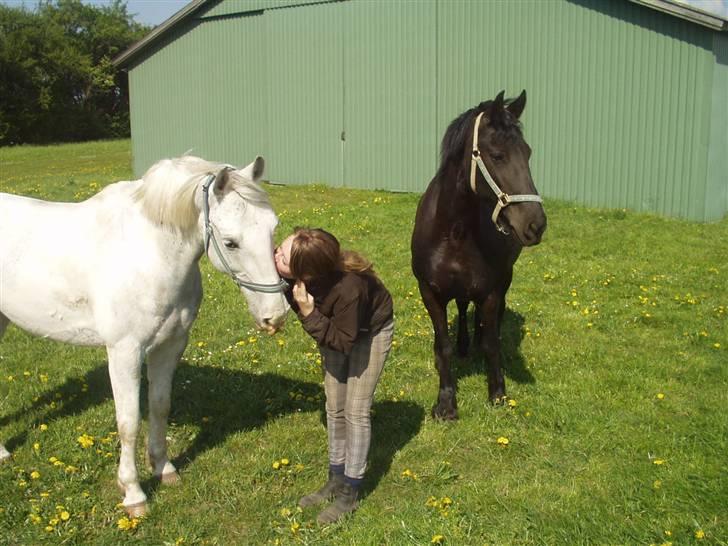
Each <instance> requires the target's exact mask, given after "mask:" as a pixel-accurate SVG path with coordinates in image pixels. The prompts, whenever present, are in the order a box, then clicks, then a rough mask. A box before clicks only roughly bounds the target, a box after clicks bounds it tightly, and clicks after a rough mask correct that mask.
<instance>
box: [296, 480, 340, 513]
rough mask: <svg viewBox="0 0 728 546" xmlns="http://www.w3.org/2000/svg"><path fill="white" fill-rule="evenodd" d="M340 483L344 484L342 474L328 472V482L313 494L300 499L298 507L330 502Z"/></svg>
mask: <svg viewBox="0 0 728 546" xmlns="http://www.w3.org/2000/svg"><path fill="white" fill-rule="evenodd" d="M342 483H344V475H343V474H334V473H333V472H329V481H327V482H326V483H325V484H324V486H323V487H322V488H321V489H319V490H318V491H316V492H315V493H311V494H310V495H306V496H305V497H301V500H300V501H298V506H300V507H301V508H306V507H307V506H316V505H317V504H321V503H322V502H326V501H330V500H331V499H333V498H334V494H335V492H336V487H337V486H338V485H339V484H342Z"/></svg>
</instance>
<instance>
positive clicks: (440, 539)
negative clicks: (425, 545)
mask: <svg viewBox="0 0 728 546" xmlns="http://www.w3.org/2000/svg"><path fill="white" fill-rule="evenodd" d="M443 542H445V537H444V536H442V535H433V537H432V540H431V541H430V544H442V543H443Z"/></svg>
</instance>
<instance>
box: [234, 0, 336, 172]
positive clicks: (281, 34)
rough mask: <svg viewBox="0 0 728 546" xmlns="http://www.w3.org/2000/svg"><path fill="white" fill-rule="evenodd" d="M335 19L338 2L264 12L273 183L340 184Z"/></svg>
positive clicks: (254, 83) (270, 164) (269, 142)
mask: <svg viewBox="0 0 728 546" xmlns="http://www.w3.org/2000/svg"><path fill="white" fill-rule="evenodd" d="M341 16H342V3H340V2H336V3H333V4H322V5H319V6H317V7H316V9H310V6H309V7H307V6H299V7H290V8H281V9H269V10H266V11H265V12H264V17H265V19H266V30H267V32H266V33H265V40H266V41H267V43H268V50H267V51H268V55H269V62H268V71H269V73H268V86H267V87H268V89H269V97H268V120H269V126H268V134H269V141H268V148H269V150H268V152H267V155H268V157H267V158H266V159H268V165H269V167H268V169H267V176H266V178H268V179H270V180H271V181H273V182H283V183H292V184H299V183H302V184H305V183H311V182H319V183H324V184H326V185H329V186H341V185H342V182H343V157H342V156H343V151H342V140H341V139H342V130H343V106H342V101H343V96H342V85H343V76H342V63H343V59H342V34H341V27H342V25H341ZM250 85H256V82H255V81H251V82H250ZM241 100H244V98H242V97H241Z"/></svg>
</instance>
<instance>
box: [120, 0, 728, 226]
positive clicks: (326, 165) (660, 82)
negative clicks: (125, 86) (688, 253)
mask: <svg viewBox="0 0 728 546" xmlns="http://www.w3.org/2000/svg"><path fill="white" fill-rule="evenodd" d="M287 3H288V4H290V2H284V1H283V0H251V1H250V2H247V1H241V0H223V1H221V2H219V3H214V2H213V3H211V8H210V10H209V11H208V12H207V13H204V14H203V16H202V17H195V18H193V19H191V20H189V21H187V22H185V23H184V24H183V25H182V26H180V27H178V28H176V29H175V30H174V31H173V32H172V33H171V34H172V35H171V36H170V37H168V39H167V42H166V43H165V44H164V45H163V46H160V47H155V49H154V51H150V52H149V54H147V56H146V57H144V58H143V60H142V61H141V62H139V63H138V64H136V65H134V66H132V67H131V69H130V87H131V98H132V138H133V152H134V166H135V170H136V172H137V174H141V173H142V172H143V171H144V170H145V169H146V168H147V167H148V166H149V165H151V164H152V163H153V162H154V161H156V160H157V159H160V158H162V157H168V156H171V155H179V154H181V153H183V152H185V151H187V150H189V149H193V151H194V153H196V154H199V155H202V156H204V157H208V158H211V159H218V160H222V161H227V162H230V163H237V164H243V163H247V162H249V161H250V160H252V158H253V157H254V156H255V155H256V154H260V155H263V156H264V157H266V159H267V160H268V168H267V176H268V178H270V179H271V180H273V181H277V182H284V183H308V182H323V183H326V184H330V185H336V186H342V185H343V186H347V187H358V188H385V189H391V190H396V191H414V192H419V191H422V190H424V188H425V187H426V185H427V183H428V182H429V180H430V179H431V177H432V175H433V174H434V172H435V169H436V167H437V163H438V155H439V142H440V139H441V137H442V134H443V132H444V130H445V128H446V126H447V124H448V123H449V122H450V121H451V120H452V119H453V118H454V117H455V116H457V115H458V114H460V113H461V112H462V111H463V110H465V109H467V108H469V107H471V106H473V105H474V104H476V103H478V102H480V101H481V100H485V99H488V98H492V97H494V96H495V94H496V93H498V92H499V91H500V90H501V89H505V90H506V93H507V95H508V96H515V95H517V94H518V93H520V91H521V89H526V90H527V92H528V105H527V107H526V111H525V113H524V115H523V118H522V121H523V122H524V129H525V134H526V138H527V140H528V141H529V143H530V144H531V147H532V148H533V150H534V154H533V158H532V160H531V168H532V171H533V175H534V179H535V180H536V183H537V186H538V188H539V190H540V191H541V193H542V194H544V195H545V196H547V197H553V198H559V199H567V200H572V201H575V202H579V203H583V204H586V205H590V206H599V207H619V208H622V207H626V208H630V209H634V210H640V211H653V212H657V213H660V214H665V215H670V216H679V217H685V218H691V219H695V220H715V219H718V218H721V217H722V216H723V215H724V214H725V213H726V210H728V174H727V173H728V60H727V58H728V52H727V51H728V45H726V34H725V33H722V34H721V33H718V32H716V31H712V30H709V29H706V28H703V27H700V26H698V25H696V24H693V23H690V22H687V21H684V20H681V19H678V18H676V17H672V16H669V15H666V14H663V13H660V12H657V11H654V10H651V9H648V8H645V7H643V6H640V5H636V4H633V3H631V2H628V1H626V0H611V1H604V0H573V1H570V0H519V1H509V2H505V1H490V0H486V1H474V0H473V1H467V2H466V1H458V0H429V1H428V0H424V1H420V2H411V1H410V2H407V1H390V2H378V1H372V0H350V1H344V2H323V3H317V4H310V3H307V2H304V3H301V5H296V6H287V7H280V6H284V5H285V4H287ZM249 10H256V11H249ZM245 12H248V13H247V14H246V13H245Z"/></svg>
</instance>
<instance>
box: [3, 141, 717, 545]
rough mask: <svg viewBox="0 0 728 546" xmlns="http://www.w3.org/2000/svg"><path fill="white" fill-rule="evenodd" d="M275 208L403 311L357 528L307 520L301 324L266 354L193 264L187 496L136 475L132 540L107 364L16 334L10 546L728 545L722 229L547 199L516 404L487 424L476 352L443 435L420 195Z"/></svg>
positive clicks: (311, 462) (512, 315)
mask: <svg viewBox="0 0 728 546" xmlns="http://www.w3.org/2000/svg"><path fill="white" fill-rule="evenodd" d="M0 163H1V164H2V165H3V170H2V171H0V190H3V191H8V190H10V191H12V192H14V193H21V194H28V195H32V196H34V197H40V198H47V199H48V198H50V199H54V200H61V199H64V200H72V201H76V200H79V199H83V198H86V197H88V196H89V195H90V193H91V192H93V191H96V190H97V189H98V188H99V187H101V186H103V185H104V184H106V183H109V182H112V181H115V180H119V179H129V177H130V176H131V169H130V154H129V142H128V141H112V142H103V143H87V144H73V145H65V146H54V147H48V148H36V147H16V148H6V149H0ZM268 190H269V193H270V195H271V199H272V201H273V203H274V206H275V208H276V211H277V212H278V214H279V216H280V219H281V225H280V228H279V232H278V234H277V239H278V240H281V239H282V238H284V237H285V236H286V235H287V234H288V233H290V230H291V229H292V228H293V226H295V225H312V226H321V227H324V228H327V229H330V230H331V231H332V232H334V233H336V234H337V235H338V236H339V237H340V239H341V241H342V244H343V245H344V246H345V247H348V248H353V249H356V250H360V251H362V252H363V253H364V254H365V255H366V256H367V257H369V258H371V259H372V260H373V261H374V263H375V266H376V268H377V271H378V272H379V274H380V275H381V277H382V278H383V279H384V281H385V283H386V284H387V286H388V287H389V289H390V291H391V292H392V295H393V298H394V303H395V313H396V330H395V345H394V347H393V350H392V354H391V356H390V359H389V361H388V362H387V365H386V366H385V369H384V373H383V375H382V380H381V382H380V385H379V387H378V390H377V394H376V400H375V404H374V416H373V425H372V426H373V445H372V450H371V456H370V468H369V471H368V474H367V479H366V482H365V489H366V496H365V498H364V499H363V501H362V503H361V507H360V509H359V510H358V511H357V513H356V514H355V515H354V516H353V517H350V518H346V519H345V520H344V521H343V522H342V523H341V524H337V525H334V526H331V527H327V528H320V527H317V526H316V524H315V518H316V510H315V509H307V510H305V511H299V510H297V509H296V502H297V499H298V498H299V497H300V496H302V495H304V494H306V493H308V492H310V491H313V490H314V489H316V488H317V487H318V486H320V485H321V483H323V481H324V480H325V476H326V431H325V428H324V426H323V421H322V419H323V389H322V385H321V374H320V371H319V369H318V363H317V358H318V355H317V353H316V350H315V347H314V346H313V343H312V341H311V339H310V338H309V337H308V336H306V334H305V333H304V332H303V330H302V329H301V327H300V325H299V324H298V323H297V321H296V320H295V319H294V318H293V317H291V318H290V320H289V323H288V324H287V325H286V328H285V330H284V331H282V332H280V333H279V334H277V335H275V336H267V335H261V334H260V333H259V332H257V331H256V330H255V328H254V325H253V322H252V320H251V318H250V317H249V315H248V313H247V311H246V309H245V304H244V302H243V299H242V297H241V295H240V293H239V291H238V290H237V289H236V288H235V286H234V285H233V283H232V282H231V281H230V280H229V279H228V278H226V277H225V276H224V275H223V274H221V273H219V272H217V271H215V270H214V269H213V268H212V267H211V266H210V264H209V262H208V261H207V259H205V258H203V259H202V261H201V267H202V272H203V283H204V290H205V295H204V300H203V303H202V307H201V309H200V314H199V317H198V319H197V321H196V322H195V325H194V327H193V329H192V332H191V335H190V344H189V346H188V347H187V350H186V352H185V355H184V358H183V362H182V363H181V365H180V366H179V368H178V370H177V374H176V376H175V381H174V388H173V402H172V415H171V417H170V428H169V433H168V437H169V444H170V453H171V456H172V457H174V458H175V459H176V462H177V463H178V464H179V466H180V469H181V476H182V482H181V484H180V485H179V486H178V487H162V486H159V485H158V484H157V483H156V482H155V481H154V480H152V479H151V477H150V475H149V472H148V471H147V470H144V469H143V465H141V467H142V477H143V480H144V481H143V484H142V485H143V487H144V489H145V491H147V492H148V493H149V495H150V501H151V504H150V507H151V513H150V515H149V516H148V517H147V518H145V519H143V520H141V521H139V522H130V521H128V520H126V519H125V518H124V514H123V512H122V511H121V509H120V508H118V507H117V506H116V503H117V502H119V501H120V498H121V497H120V495H119V493H118V491H117V490H116V488H115V486H114V482H115V472H116V463H117V459H118V447H119V446H118V440H117V439H116V437H115V435H114V434H113V431H114V430H115V424H114V412H113V405H112V402H111V389H110V386H109V380H108V374H107V371H106V366H105V358H106V357H105V353H104V351H103V349H96V348H83V347H71V346H68V345H62V344H59V343H54V342H50V341H47V340H43V339H38V338H34V337H32V336H30V335H28V334H25V333H24V332H22V331H20V330H19V329H17V328H15V327H12V326H11V327H10V328H9V329H8V332H7V333H6V336H5V338H4V339H3V340H2V342H0V438H2V439H3V441H5V442H7V445H8V447H9V448H10V449H11V450H12V451H13V455H14V459H13V461H12V462H11V463H9V464H6V465H3V466H0V544H122V543H123V544H140V545H142V544H144V545H146V544H159V545H162V544H169V545H173V544H180V545H189V544H201V545H202V544H208V545H212V544H220V545H230V544H256V545H257V544H270V545H274V544H280V545H289V544H290V545H296V544H320V545H339V544H346V545H356V546H362V545H382V544H387V545H390V544H391V545H410V544H411V545H427V544H433V543H435V544H437V543H442V544H445V545H463V546H471V545H475V546H482V545H484V544H498V545H508V544H518V545H542V544H543V545H561V544H564V545H567V544H568V545H571V544H600V545H601V544H605V545H621V544H642V545H648V544H656V545H662V544H666V543H673V544H675V545H676V546H677V545H678V544H684V545H702V544H710V545H725V544H727V543H728V538H727V537H728V510H727V509H726V507H728V482H727V481H726V480H727V479H728V459H726V453H728V420H726V417H725V416H726V414H728V389H726V384H728V366H726V362H728V358H727V357H726V355H727V354H728V353H727V352H726V351H727V350H728V328H727V326H726V321H727V320H728V219H726V220H723V221H722V222H719V223H714V224H696V223H690V222H685V221H679V220H673V219H666V218H660V217H656V216H651V215H645V214H636V213H633V212H631V211H607V210H595V209H587V208H584V207H576V206H573V205H571V204H569V203H563V202H558V201H551V200H548V201H547V203H546V210H547V213H548V215H549V228H548V230H547V232H546V235H545V239H544V241H543V243H542V244H541V245H539V246H538V247H535V248H531V249H526V250H525V251H524V253H523V254H522V256H521V259H520V260H519V262H518V263H517V265H516V271H515V277H514V283H513V287H512V288H511V291H510V292H509V299H508V309H507V311H506V315H505V324H504V328H503V339H504V342H503V355H504V361H505V369H506V376H507V380H506V386H507V389H508V396H509V402H510V403H509V404H507V405H504V406H497V407H494V406H492V405H490V404H489V403H488V401H487V387H486V382H485V379H486V378H485V375H484V373H485V372H484V370H485V366H484V364H483V361H482V354H481V353H479V352H478V351H475V352H473V353H472V354H471V355H470V356H469V357H467V358H464V359H455V360H454V374H455V375H456V377H457V379H458V388H459V391H458V401H459V411H460V420H459V421H458V422H456V423H439V422H434V421H433V420H432V419H431V418H430V414H429V412H430V408H431V406H432V404H433V403H434V402H435V398H436V392H437V374H436V372H435V370H434V365H433V355H432V341H433V339H432V328H431V325H430V321H429V318H428V316H427V313H426V312H425V310H424V307H423V305H422V302H421V300H420V298H419V294H418V293H417V287H416V282H415V280H414V278H413V276H412V274H411V272H410V268H409V259H410V253H409V235H410V233H411V229H412V223H413V218H414V211H415V207H416V204H417V199H418V196H417V195H412V194H390V193H385V192H366V191H357V190H348V189H331V188H326V187H324V186H319V185H313V186H301V187H296V186H290V187H279V186H272V187H269V188H268ZM39 268H42V264H39ZM48 274H52V272H48ZM449 311H450V317H451V319H452V318H453V317H454V313H455V309H454V305H451V307H450V309H449ZM143 398H144V397H143ZM44 425H45V426H44ZM84 435H86V436H84ZM503 439H508V442H507V443H505V441H504V440H503ZM89 440H93V442H94V444H93V445H88V442H89ZM36 444H37V446H36ZM142 444H143V439H142V441H141V442H140V448H139V457H138V460H139V461H142V460H143V457H142V450H143V445H142ZM84 445H86V446H87V447H84ZM59 461H60V463H59ZM34 472H37V474H33V473H34ZM34 476H35V477H34ZM59 507H61V508H59ZM64 512H66V513H67V515H68V519H63V514H64ZM438 541H439V542H438Z"/></svg>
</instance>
